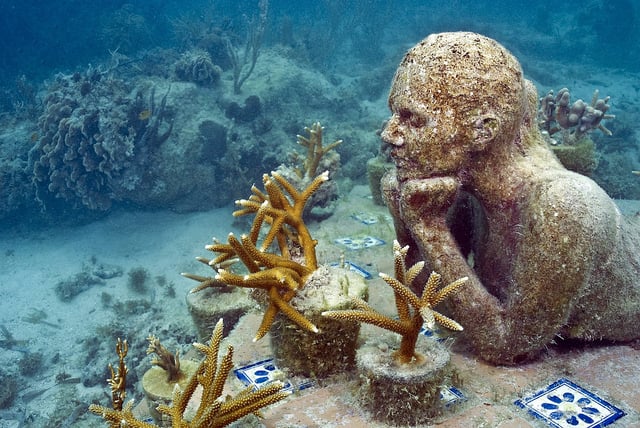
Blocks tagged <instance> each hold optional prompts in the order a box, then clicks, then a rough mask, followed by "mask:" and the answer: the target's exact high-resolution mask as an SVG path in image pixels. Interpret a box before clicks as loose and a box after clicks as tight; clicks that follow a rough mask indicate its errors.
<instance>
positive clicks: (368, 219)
mask: <svg viewBox="0 0 640 428" xmlns="http://www.w3.org/2000/svg"><path fill="white" fill-rule="evenodd" d="M351 218H352V219H354V220H355V221H357V222H360V223H362V224H366V225H367V226H369V225H372V224H376V223H377V222H378V218H377V217H376V216H374V215H373V214H370V213H367V212H364V211H360V212H357V213H353V214H351Z"/></svg>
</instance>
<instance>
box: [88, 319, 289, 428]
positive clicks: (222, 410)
mask: <svg viewBox="0 0 640 428" xmlns="http://www.w3.org/2000/svg"><path fill="white" fill-rule="evenodd" d="M222 329H223V322H222V320H220V321H218V323H217V324H216V327H215V329H214V330H213V333H212V334H211V340H210V342H209V345H204V344H201V343H194V344H193V346H194V347H195V348H196V349H198V350H199V351H200V352H202V353H203V354H204V355H205V358H204V360H203V361H202V362H201V363H200V366H199V367H198V369H197V372H196V373H195V374H194V375H193V376H191V378H190V379H189V382H188V383H187V384H186V386H185V388H184V389H183V390H181V389H180V388H175V389H174V392H173V401H172V403H171V405H161V406H159V407H158V411H159V412H160V413H162V414H164V415H167V416H169V417H170V418H171V426H172V427H174V428H215V427H223V426H226V425H228V424H230V423H231V422H233V421H236V420H238V419H240V418H242V417H244V416H246V415H248V414H249V413H253V412H255V411H257V410H258V409H261V408H262V407H265V406H268V405H269V404H273V403H276V402H278V401H280V400H282V399H284V398H286V397H287V396H288V395H289V394H290V392H287V391H282V388H283V386H284V384H283V383H282V382H280V381H274V382H271V383H269V384H268V385H266V386H263V387H261V388H259V389H257V390H253V386H249V387H247V388H246V389H244V390H243V391H241V392H240V393H239V394H237V395H236V396H235V397H226V398H223V397H222V393H223V388H224V384H225V381H226V380H227V376H228V375H229V372H230V371H231V368H232V367H233V361H232V360H233V347H232V346H229V347H228V348H227V353H226V354H225V355H224V356H223V357H222V359H221V361H220V362H218V351H219V349H220V342H221V341H222ZM124 344H125V345H124V348H122V346H121V342H120V341H118V348H117V351H118V355H119V357H120V365H119V368H118V371H117V372H114V370H113V368H112V367H111V366H109V368H110V370H111V374H112V377H111V379H110V380H109V384H110V385H111V390H112V393H113V394H114V395H113V408H112V409H110V408H108V407H104V406H100V405H97V404H91V405H90V406H89V410H90V411H91V412H93V413H95V414H96V415H99V416H102V418H103V419H104V420H105V421H107V422H108V423H109V425H110V426H111V427H114V428H115V427H120V426H128V427H133V428H152V427H156V425H154V424H151V423H148V422H143V421H140V420H138V419H136V417H135V416H134V415H133V400H131V401H129V402H127V403H126V404H125V405H124V406H123V405H122V401H123V400H124V386H125V385H126V373H127V368H126V365H124V357H125V356H126V352H127V348H126V342H124ZM122 351H124V352H122ZM198 391H201V395H200V397H197V395H198ZM116 392H117V393H116ZM196 397H197V398H199V402H198V408H197V410H196V411H195V414H193V415H191V414H188V413H189V411H188V405H189V403H190V401H191V400H192V399H194V398H196Z"/></svg>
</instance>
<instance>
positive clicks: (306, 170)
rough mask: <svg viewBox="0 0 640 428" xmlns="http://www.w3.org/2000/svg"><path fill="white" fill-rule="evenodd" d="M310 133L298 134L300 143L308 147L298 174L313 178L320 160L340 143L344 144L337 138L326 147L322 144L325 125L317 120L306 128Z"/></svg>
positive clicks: (309, 178) (308, 178)
mask: <svg viewBox="0 0 640 428" xmlns="http://www.w3.org/2000/svg"><path fill="white" fill-rule="evenodd" d="M304 130H305V131H307V132H308V133H309V136H308V137H305V136H303V135H298V136H297V137H298V144H300V145H301V146H302V147H305V148H306V149H307V154H306V157H305V159H304V160H303V165H302V169H300V170H299V171H298V174H299V175H300V176H301V177H303V178H306V179H307V180H311V179H312V178H313V177H315V176H316V174H317V170H318V165H320V160H321V159H322V158H323V157H324V156H325V155H326V154H327V153H328V152H330V151H331V150H333V149H335V148H336V147H337V146H338V145H340V144H342V140H336V141H334V142H333V143H331V144H329V145H328V146H326V147H323V145H322V131H323V130H324V127H323V126H322V125H320V122H315V123H314V124H313V125H311V128H309V127H306V128H304Z"/></svg>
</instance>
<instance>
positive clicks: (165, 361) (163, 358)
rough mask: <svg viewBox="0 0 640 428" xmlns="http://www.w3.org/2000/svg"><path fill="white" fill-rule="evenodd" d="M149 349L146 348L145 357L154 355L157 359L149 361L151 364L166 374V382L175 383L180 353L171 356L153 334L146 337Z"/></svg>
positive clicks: (178, 371)
mask: <svg viewBox="0 0 640 428" xmlns="http://www.w3.org/2000/svg"><path fill="white" fill-rule="evenodd" d="M147 341H148V342H149V347H148V348H147V355H149V354H156V355H157V358H154V359H153V360H152V361H151V364H152V365H154V366H158V367H160V368H161V369H163V370H164V371H165V372H166V373H167V382H175V381H176V380H178V378H179V377H180V352H179V351H176V353H175V354H172V353H171V351H169V350H168V349H167V348H165V347H164V345H163V344H162V343H160V339H158V338H157V337H156V336H154V335H153V334H150V335H149V337H147Z"/></svg>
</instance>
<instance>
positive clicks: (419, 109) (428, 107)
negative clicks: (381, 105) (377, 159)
mask: <svg viewBox="0 0 640 428" xmlns="http://www.w3.org/2000/svg"><path fill="white" fill-rule="evenodd" d="M400 73H401V71H400V70H399V72H398V74H396V79H395V81H394V84H393V87H392V89H391V95H390V96H389V107H390V109H391V112H392V115H391V118H390V119H389V121H388V123H387V126H386V127H385V129H384V131H383V132H382V139H383V141H384V142H386V143H388V144H390V145H392V146H393V147H392V149H391V156H392V157H393V159H394V161H395V164H396V167H397V170H398V175H397V176H398V179H399V180H400V181H404V180H408V179H414V178H428V177H434V176H443V175H456V173H457V172H458V171H459V170H460V168H461V167H462V166H463V165H464V164H465V162H466V160H467V158H468V156H469V141H468V137H467V136H466V135H465V133H464V132H461V130H460V129H459V128H460V126H459V125H458V123H457V122H458V121H457V119H458V118H456V112H455V111H454V110H453V109H451V108H449V107H447V106H440V105H439V106H435V105H432V104H430V103H429V102H428V101H429V100H428V99H424V98H422V97H411V96H407V95H406V94H408V93H409V94H415V93H416V91H414V90H412V88H411V85H412V83H411V80H410V79H409V80H407V79H405V76H400ZM407 81H408V82H409V86H408V87H404V88H403V87H402V86H401V85H402V82H407ZM418 92H419V91H418Z"/></svg>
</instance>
